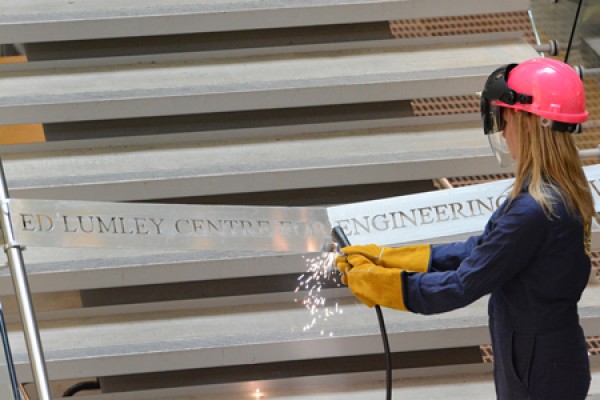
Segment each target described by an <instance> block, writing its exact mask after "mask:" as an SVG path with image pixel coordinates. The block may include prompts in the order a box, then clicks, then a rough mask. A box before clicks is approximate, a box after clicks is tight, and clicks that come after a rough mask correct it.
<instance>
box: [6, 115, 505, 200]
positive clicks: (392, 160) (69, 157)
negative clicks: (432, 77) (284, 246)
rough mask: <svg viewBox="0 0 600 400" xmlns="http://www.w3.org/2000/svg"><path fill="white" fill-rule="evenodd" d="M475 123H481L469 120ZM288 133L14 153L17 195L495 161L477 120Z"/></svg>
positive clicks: (264, 184)
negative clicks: (257, 137) (256, 138)
mask: <svg viewBox="0 0 600 400" xmlns="http://www.w3.org/2000/svg"><path fill="white" fill-rule="evenodd" d="M475 125H477V126H475ZM475 125H471V126H467V125H466V124H460V125H454V126H427V127H421V128H415V129H409V128H402V129H386V130H365V131H361V132H354V133H350V134H348V133H346V134H340V133H332V134H322V135H315V136H312V137H308V136H305V137H299V138H293V139H288V140H285V141H283V140H282V141H278V140H270V141H265V142H260V143H248V142H232V143H230V144H227V143H225V144H214V145H210V144H199V145H197V146H194V144H193V143H186V144H179V145H178V144H173V145H171V146H163V147H158V146H146V147H142V146H140V147H124V148H114V149H92V150H88V151H80V150H65V151H57V152H48V153H41V152H38V153H31V154H28V153H21V154H10V155H7V156H5V157H4V165H5V171H6V176H7V179H8V184H9V188H10V192H11V196H12V197H14V198H40V199H67V200H98V201H104V200H108V201H113V200H141V199H161V198H173V197H195V196H207V195H215V194H231V193H244V192H246V193H248V192H262V191H273V190H288V189H303V188H318V187H333V186H344V185H358V184H372V183H383V182H398V181H414V180H423V179H432V178H439V177H441V176H465V175H471V174H494V173H499V172H502V171H504V170H502V169H500V167H499V166H498V164H497V162H496V161H495V159H494V158H493V156H492V154H491V151H490V149H489V144H488V143H487V139H486V137H485V135H483V134H482V132H481V128H480V127H479V126H478V124H475Z"/></svg>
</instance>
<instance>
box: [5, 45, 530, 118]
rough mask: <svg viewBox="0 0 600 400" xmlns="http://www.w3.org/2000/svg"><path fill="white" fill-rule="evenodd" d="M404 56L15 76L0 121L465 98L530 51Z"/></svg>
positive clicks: (345, 55)
mask: <svg viewBox="0 0 600 400" xmlns="http://www.w3.org/2000/svg"><path fill="white" fill-rule="evenodd" d="M412 50H413V51H405V49H403V48H396V49H394V48H385V49H375V50H349V51H339V52H327V53H317V54H313V53H302V54H288V55H278V56H273V57H255V58H240V59H237V60H231V59H228V60H226V62H221V61H219V60H215V61H213V62H207V61H193V60H191V61H179V62H173V63H163V64H156V65H154V64H146V65H112V66H104V67H97V68H71V69H61V68H57V69H48V70H36V71H27V70H25V71H23V72H18V71H13V72H11V73H6V74H4V77H3V78H1V79H0V124H3V125H10V124H20V123H38V122H44V123H50V122H66V121H86V120H102V119H118V118H135V117H150V116H166V115H184V114H197V113H211V112H227V111H243V110H262V109H271V108H286V107H306V106H318V105H332V104H351V103H365V102H377V101H394V100H406V99H413V98H421V97H435V96H451V95H466V94H469V95H472V94H474V93H475V92H477V91H480V90H481V88H482V85H483V83H484V81H485V78H486V77H487V76H488V75H489V73H490V71H492V70H493V69H494V68H495V67H497V66H498V65H501V64H505V63H506V62H507V61H512V62H519V61H521V60H524V59H527V58H531V57H534V56H535V55H536V54H537V53H536V52H535V51H534V50H533V48H532V47H531V46H529V45H528V44H526V43H523V42H521V41H518V40H509V41H500V42H493V43H474V44H470V45H469V44H467V43H463V44H462V45H461V46H460V47H459V46H456V45H455V46H448V47H443V48H433V47H432V48H421V49H418V50H417V51H414V50H415V49H412Z"/></svg>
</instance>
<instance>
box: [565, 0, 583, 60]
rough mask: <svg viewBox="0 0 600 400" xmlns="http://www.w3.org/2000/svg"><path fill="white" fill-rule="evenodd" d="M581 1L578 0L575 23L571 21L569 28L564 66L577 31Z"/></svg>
mask: <svg viewBox="0 0 600 400" xmlns="http://www.w3.org/2000/svg"><path fill="white" fill-rule="evenodd" d="M582 4H583V0H579V4H578V5H577V11H576V12H575V21H573V27H572V28H571V36H570V37H569V44H568V45H567V52H566V54H565V61H564V63H565V64H568V63H569V53H570V52H571V45H572V44H573V38H574V37H575V29H577V21H578V20H579V13H580V11H581V5H582Z"/></svg>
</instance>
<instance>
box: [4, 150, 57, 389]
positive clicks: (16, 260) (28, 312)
mask: <svg viewBox="0 0 600 400" xmlns="http://www.w3.org/2000/svg"><path fill="white" fill-rule="evenodd" d="M0 207H1V216H0V225H1V228H2V233H3V234H4V251H5V252H6V256H7V257H8V266H9V268H10V274H11V276H12V281H13V287H14V289H15V295H16V296H17V303H18V305H19V313H20V314H21V320H22V322H23V332H24V334H25V342H26V344H27V352H28V354H29V362H30V364H31V370H32V373H33V380H34V383H35V387H36V389H37V392H38V398H39V399H40V400H52V393H51V391H50V385H49V382H48V374H47V372H46V362H45V360H44V352H43V350H42V342H41V340H40V332H39V330H38V327H37V322H36V319H35V312H34V309H33V303H32V301H31V292H30V291H29V283H28V281H27V272H26V270H25V262H24V260H23V253H22V251H23V248H22V246H20V245H19V244H18V243H17V242H16V240H15V237H14V230H13V226H12V221H11V218H10V207H9V195H8V185H7V184H6V177H5V175H4V167H3V165H2V160H1V159H0Z"/></svg>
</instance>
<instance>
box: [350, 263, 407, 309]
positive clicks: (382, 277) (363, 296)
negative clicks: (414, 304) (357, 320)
mask: <svg viewBox="0 0 600 400" xmlns="http://www.w3.org/2000/svg"><path fill="white" fill-rule="evenodd" d="M348 261H349V264H350V265H352V267H351V268H349V269H348V270H346V273H345V275H346V276H347V281H348V288H350V290H351V291H352V293H353V294H354V295H355V296H356V298H358V299H359V300H360V301H362V302H363V303H365V304H366V305H367V306H368V307H373V306H374V305H376V304H379V305H380V306H382V307H388V308H394V309H396V310H402V311H408V310H407V308H406V306H405V305H404V293H403V287H402V273H403V272H404V271H403V270H401V269H397V268H383V267H380V266H378V265H375V264H374V263H373V262H372V261H371V260H369V259H368V258H367V257H365V256H363V255H361V254H350V255H348Z"/></svg>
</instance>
